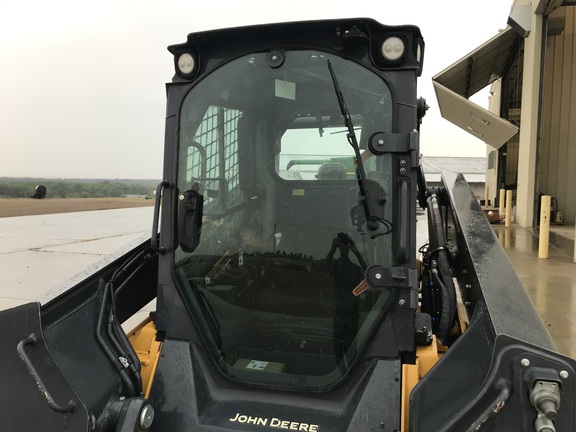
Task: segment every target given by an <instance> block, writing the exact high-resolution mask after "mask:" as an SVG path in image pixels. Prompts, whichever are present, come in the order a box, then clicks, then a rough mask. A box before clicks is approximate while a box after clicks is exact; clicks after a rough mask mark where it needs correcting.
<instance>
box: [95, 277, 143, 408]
mask: <svg viewBox="0 0 576 432" xmlns="http://www.w3.org/2000/svg"><path fill="white" fill-rule="evenodd" d="M99 289H100V290H102V300H101V304H100V312H99V313H98V321H97V324H96V340H97V341H98V343H99V344H100V346H101V347H102V350H103V351H104V353H105V354H106V356H107V357H108V359H109V360H110V361H111V362H112V364H113V365H114V366H116V368H117V369H118V373H119V375H120V378H121V379H122V382H123V383H124V389H125V391H126V395H127V396H129V397H132V396H134V395H135V390H134V385H133V384H132V381H131V380H130V378H129V377H128V373H127V372H126V370H125V369H124V365H122V364H121V363H120V360H119V357H118V356H116V355H114V353H113V352H112V349H111V348H110V346H108V343H107V342H106V340H105V339H104V335H103V334H102V330H103V327H104V313H105V311H106V303H107V300H108V293H109V289H108V285H107V284H106V283H105V282H104V280H103V279H100V284H99Z"/></svg>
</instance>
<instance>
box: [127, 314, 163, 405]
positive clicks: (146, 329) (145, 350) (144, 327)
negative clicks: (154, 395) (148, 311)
mask: <svg viewBox="0 0 576 432" xmlns="http://www.w3.org/2000/svg"><path fill="white" fill-rule="evenodd" d="M128 339H129V340H130V344H131V345H132V347H133V348H134V351H136V354H137V355H138V358H139V359H140V364H141V369H140V374H141V376H142V391H143V392H144V397H145V398H148V396H149V395H150V389H151V388H152V381H153V380H154V375H155V374H156V367H157V366H158V359H159V358H160V353H161V351H162V342H158V341H157V340H156V326H155V325H154V321H152V319H151V318H148V319H146V320H144V321H143V322H142V323H140V325H138V326H137V327H136V328H135V329H134V330H132V331H131V332H129V333H128Z"/></svg>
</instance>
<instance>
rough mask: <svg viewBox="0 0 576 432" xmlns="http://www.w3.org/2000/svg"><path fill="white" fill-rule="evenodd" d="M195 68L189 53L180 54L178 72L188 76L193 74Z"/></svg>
mask: <svg viewBox="0 0 576 432" xmlns="http://www.w3.org/2000/svg"><path fill="white" fill-rule="evenodd" d="M195 67H196V62H195V61H194V57H192V55H191V54H189V53H184V54H180V56H179V57H178V71H180V73H181V74H183V75H190V74H191V73H192V72H194V68H195Z"/></svg>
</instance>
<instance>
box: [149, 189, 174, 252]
mask: <svg viewBox="0 0 576 432" xmlns="http://www.w3.org/2000/svg"><path fill="white" fill-rule="evenodd" d="M169 187H170V182H169V181H168V180H162V181H161V182H160V183H158V186H156V195H155V197H154V219H153V220H152V238H151V239H150V242H151V246H152V250H154V251H155V252H158V253H160V254H164V253H166V248H163V247H160V244H159V243H160V242H159V239H158V236H159V234H158V224H159V221H160V202H161V200H162V191H163V190H164V189H168V188H169Z"/></svg>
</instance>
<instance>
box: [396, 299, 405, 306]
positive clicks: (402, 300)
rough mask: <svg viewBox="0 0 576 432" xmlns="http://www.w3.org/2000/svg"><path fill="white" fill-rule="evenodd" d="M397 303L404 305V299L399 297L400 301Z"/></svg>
mask: <svg viewBox="0 0 576 432" xmlns="http://www.w3.org/2000/svg"><path fill="white" fill-rule="evenodd" d="M398 304H399V305H400V306H404V305H405V304H406V300H404V299H400V301H399V302H398Z"/></svg>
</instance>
